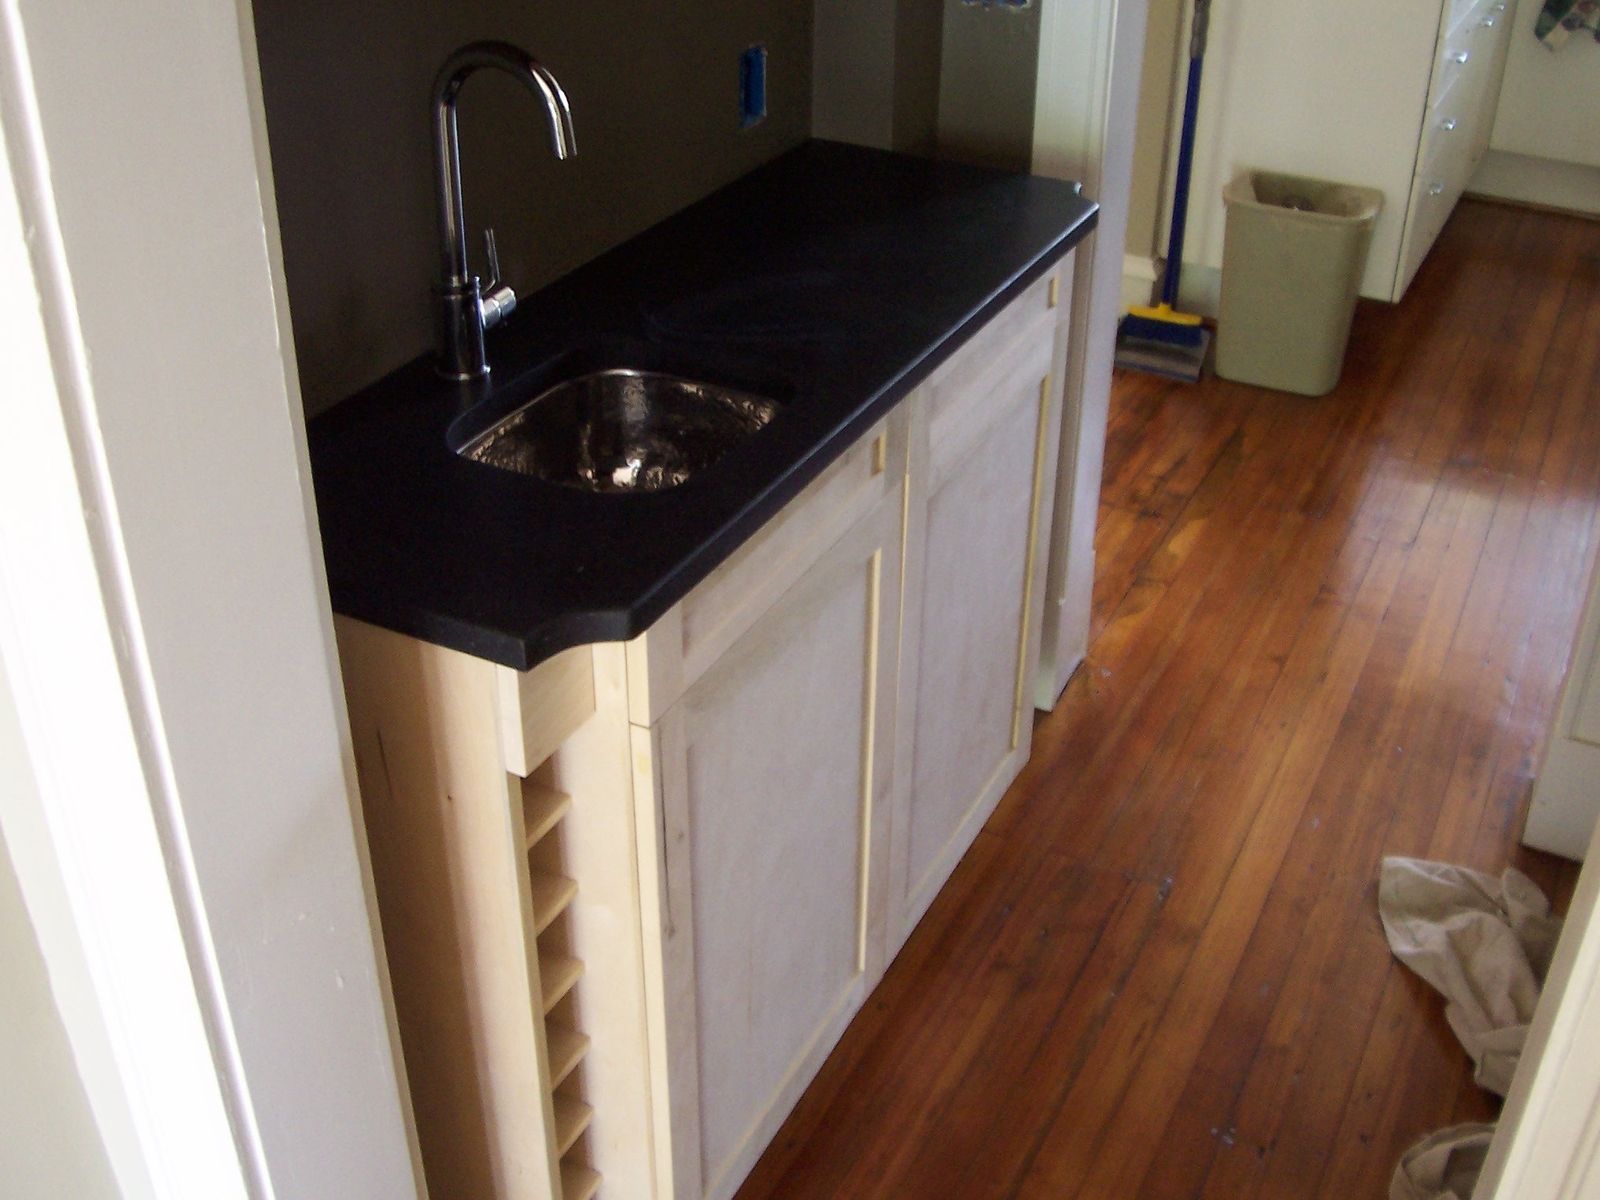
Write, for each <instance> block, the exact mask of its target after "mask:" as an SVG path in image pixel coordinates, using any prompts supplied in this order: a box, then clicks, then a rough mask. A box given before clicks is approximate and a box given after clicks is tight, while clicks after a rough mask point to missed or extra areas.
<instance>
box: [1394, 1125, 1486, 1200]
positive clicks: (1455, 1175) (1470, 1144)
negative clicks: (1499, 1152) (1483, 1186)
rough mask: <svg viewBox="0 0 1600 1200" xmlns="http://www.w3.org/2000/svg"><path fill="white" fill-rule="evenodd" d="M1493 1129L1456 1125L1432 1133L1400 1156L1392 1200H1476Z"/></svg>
mask: <svg viewBox="0 0 1600 1200" xmlns="http://www.w3.org/2000/svg"><path fill="white" fill-rule="evenodd" d="M1492 1137H1494V1126H1493V1125H1452V1126H1451V1127H1450V1128H1449V1129H1441V1130H1439V1131H1438V1132H1437V1133H1430V1134H1429V1135H1428V1136H1427V1137H1425V1138H1423V1139H1422V1140H1421V1141H1420V1142H1418V1143H1417V1144H1416V1145H1415V1146H1413V1147H1411V1149H1409V1150H1407V1151H1406V1152H1405V1153H1404V1154H1402V1155H1401V1156H1400V1164H1399V1165H1398V1166H1397V1167H1395V1169H1394V1177H1393V1178H1392V1179H1390V1180H1389V1200H1472V1189H1473V1188H1475V1187H1476V1186H1477V1185H1478V1175H1479V1174H1480V1173H1481V1172H1482V1171H1483V1159H1484V1156H1485V1155H1486V1154H1488V1153H1489V1139H1491V1138H1492Z"/></svg>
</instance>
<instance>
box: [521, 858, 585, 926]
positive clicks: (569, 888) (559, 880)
mask: <svg viewBox="0 0 1600 1200" xmlns="http://www.w3.org/2000/svg"><path fill="white" fill-rule="evenodd" d="M528 886H529V888H530V889H531V890H532V892H533V927H534V931H535V932H537V933H543V932H544V931H545V930H546V929H549V928H550V924H551V922H553V921H554V920H555V919H556V918H557V917H559V916H560V915H561V914H562V913H564V912H566V911H567V905H569V904H571V903H572V898H573V897H574V896H576V895H577V894H578V885H577V884H576V883H574V882H573V881H572V880H570V879H568V878H566V877H565V876H562V875H552V874H550V872H548V871H530V872H529V873H528Z"/></svg>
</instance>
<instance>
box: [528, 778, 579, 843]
mask: <svg viewBox="0 0 1600 1200" xmlns="http://www.w3.org/2000/svg"><path fill="white" fill-rule="evenodd" d="M571 807H572V797H571V796H564V795H562V794H561V793H560V792H557V791H552V790H551V789H550V788H547V787H541V786H540V785H539V784H537V783H534V782H533V781H532V780H528V779H525V780H523V781H522V824H523V827H524V828H525V829H526V830H527V848H528V849H530V850H531V849H533V847H534V846H535V845H536V844H537V843H538V842H540V841H542V840H543V838H544V835H545V834H547V833H549V832H550V831H551V830H552V829H554V828H555V827H556V823H557V822H558V821H560V820H561V818H562V817H564V816H566V815H567V810H568V809H570V808H571Z"/></svg>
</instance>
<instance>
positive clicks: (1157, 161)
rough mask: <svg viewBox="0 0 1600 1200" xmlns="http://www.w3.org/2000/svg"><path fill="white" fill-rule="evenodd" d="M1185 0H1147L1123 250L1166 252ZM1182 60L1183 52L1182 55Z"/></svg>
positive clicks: (1147, 253)
mask: <svg viewBox="0 0 1600 1200" xmlns="http://www.w3.org/2000/svg"><path fill="white" fill-rule="evenodd" d="M1187 8H1188V2H1187V0H1150V15H1149V18H1148V21H1147V23H1146V25H1145V34H1144V74H1143V75H1142V76H1141V78H1140V83H1139V123H1138V132H1137V134H1136V135H1135V136H1134V140H1133V188H1132V191H1131V193H1130V194H1129V197H1128V237H1127V247H1128V253H1129V254H1132V255H1137V256H1139V257H1141V258H1149V257H1156V256H1159V255H1162V254H1165V253H1166V246H1167V231H1166V228H1165V227H1164V224H1163V221H1162V217H1163V215H1164V210H1165V206H1166V192H1167V186H1166V184H1167V161H1168V155H1169V147H1170V145H1171V138H1172V135H1173V134H1174V132H1175V130H1174V128H1173V122H1172V111H1173V104H1174V100H1175V92H1176V89H1177V87H1178V51H1179V38H1180V37H1181V35H1182V32H1183V25H1184V13H1185V10H1186V9H1187ZM1184 61H1185V63H1187V61H1188V60H1187V58H1185V60H1184Z"/></svg>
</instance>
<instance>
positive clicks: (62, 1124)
mask: <svg viewBox="0 0 1600 1200" xmlns="http://www.w3.org/2000/svg"><path fill="white" fill-rule="evenodd" d="M0 788H4V789H6V790H7V791H8V792H11V793H13V795H12V798H13V799H15V798H16V793H18V792H22V793H24V794H31V793H32V792H33V790H34V783H33V775H32V772H31V771H30V770H29V767H28V756H27V751H26V749H25V747H24V746H23V743H22V731H21V729H19V728H18V726H17V714H16V709H15V707H14V705H13V703H12V697H11V690H10V685H9V684H8V682H7V680H6V676H5V672H4V669H3V668H0ZM0 964H3V965H0V1013H3V1014H4V1019H3V1020H0V1181H3V1182H0V1192H3V1193H4V1194H5V1196H6V1197H7V1200H62V1198H63V1197H69V1196H70V1197H72V1200H115V1198H116V1197H118V1196H119V1195H120V1194H121V1193H120V1192H119V1191H118V1189H117V1184H116V1180H115V1178H114V1176H113V1175H112V1172H111V1162H110V1159H109V1158H108V1157H107V1155H106V1149H105V1144H104V1142H103V1141H102V1140H101V1137H100V1131H99V1129H98V1128H97V1127H96V1125H95V1121H94V1116H93V1114H92V1113H91V1112H90V1109H89V1097H88V1095H87V1094H86V1093H85V1092H84V1087H83V1083H82V1081H81V1080H80V1078H79V1076H78V1065H77V1063H76V1062H75V1061H74V1059H73V1056H72V1049H71V1047H70V1045H69V1044H68V1042H67V1032H66V1028H65V1026H64V1025H63V1024H62V1021H61V1014H60V1012H59V1011H58V1010H57V1007H56V1001H55V996H54V995H53V993H52V992H51V985H50V976H49V973H48V971H47V969H46V967H45V962H44V956H43V954H42V953H41V952H40V949H39V941H38V938H37V936H36V935H35V933H34V929H33V923H32V921H31V920H30V919H29V916H28V910H27V909H26V908H25V907H24V905H23V901H22V889H21V886H20V885H19V884H18V882H17V873H16V869H15V868H14V867H13V866H12V863H11V854H10V852H9V851H8V850H7V848H6V842H5V838H4V836H3V835H0Z"/></svg>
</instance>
